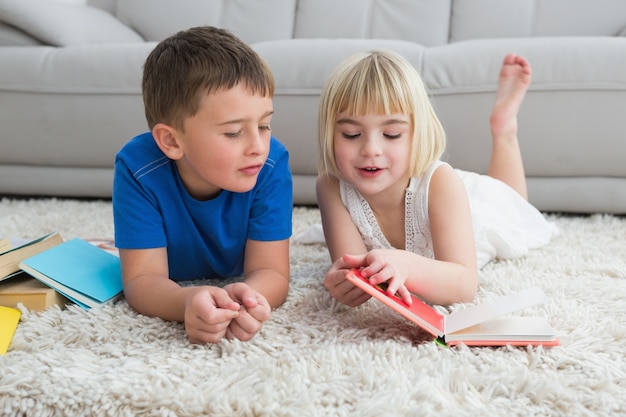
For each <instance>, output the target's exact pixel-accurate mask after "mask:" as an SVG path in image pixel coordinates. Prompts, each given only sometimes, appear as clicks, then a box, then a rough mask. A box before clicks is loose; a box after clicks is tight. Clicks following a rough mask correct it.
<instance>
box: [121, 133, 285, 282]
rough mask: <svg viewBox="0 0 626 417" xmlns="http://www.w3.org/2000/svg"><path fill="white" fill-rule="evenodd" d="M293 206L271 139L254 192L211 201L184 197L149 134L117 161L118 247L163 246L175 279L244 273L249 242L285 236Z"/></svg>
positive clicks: (279, 149) (281, 153)
mask: <svg viewBox="0 0 626 417" xmlns="http://www.w3.org/2000/svg"><path fill="white" fill-rule="evenodd" d="M292 207H293V189H292V178H291V171H290V169H289V153H288V152H287V149H286V148H285V147H284V145H283V144H281V143H280V142H279V141H278V140H277V139H276V138H274V137H272V138H271V142H270V151H269V155H268V158H267V160H266V161H265V165H264V166H263V168H262V169H261V172H260V173H259V176H258V178H257V183H256V185H255V186H254V188H253V189H252V190H250V191H248V192H245V193H236V192H231V191H226V190H222V191H221V192H220V194H219V195H218V196H217V197H215V198H213V199H211V200H208V201H198V200H196V199H194V198H193V197H191V196H190V195H189V193H188V192H187V190H186V189H185V187H184V186H183V183H182V180H181V178H180V176H179V174H178V170H177V168H176V163H175V162H174V161H173V160H171V159H169V158H168V157H167V156H166V155H165V154H163V152H161V150H160V149H159V148H158V146H157V145H156V143H155V142H154V138H153V137H152V134H151V133H150V132H147V133H144V134H141V135H139V136H136V137H135V138H133V139H132V140H131V141H130V142H128V143H127V144H126V145H125V146H124V147H123V148H122V149H121V150H120V151H119V152H118V154H117V156H116V158H115V175H114V180H113V216H114V224H115V244H116V246H117V247H118V248H120V249H148V248H159V247H167V257H168V265H169V275H170V278H171V279H173V280H175V281H186V280H194V279H201V278H215V277H235V276H239V275H241V274H242V273H243V260H244V249H245V244H246V240H247V239H252V240H258V241H273V240H283V239H287V238H289V237H290V236H291V230H292V229H291V227H292V225H291V220H292V219H291V216H292Z"/></svg>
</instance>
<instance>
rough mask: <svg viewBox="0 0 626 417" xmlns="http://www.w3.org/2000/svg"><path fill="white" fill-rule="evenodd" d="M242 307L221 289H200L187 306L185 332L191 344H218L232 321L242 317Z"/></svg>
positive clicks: (188, 301)
mask: <svg viewBox="0 0 626 417" xmlns="http://www.w3.org/2000/svg"><path fill="white" fill-rule="evenodd" d="M240 310H241V305H239V304H238V303H236V302H235V301H233V300H232V298H231V297H230V295H229V294H228V292H226V291H225V290H224V289H222V288H219V287H210V286H203V287H198V290H197V291H194V292H193V293H192V294H191V296H190V297H189V298H188V299H187V301H186V304H185V331H186V332H187V338H188V339H189V342H191V343H198V344H203V343H218V342H219V341H220V340H222V338H223V337H224V336H225V335H226V331H227V330H228V326H229V325H230V324H231V321H232V320H233V319H235V318H237V317H238V316H239V315H240Z"/></svg>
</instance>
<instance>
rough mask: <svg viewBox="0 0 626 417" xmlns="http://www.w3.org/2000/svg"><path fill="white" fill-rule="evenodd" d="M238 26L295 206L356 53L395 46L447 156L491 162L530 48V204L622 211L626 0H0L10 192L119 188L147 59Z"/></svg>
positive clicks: (481, 164) (468, 162)
mask: <svg viewBox="0 0 626 417" xmlns="http://www.w3.org/2000/svg"><path fill="white" fill-rule="evenodd" d="M205 24H208V25H215V26H221V27H226V28H228V29H230V30H232V31H233V32H234V33H235V34H236V35H238V36H239V37H241V38H242V39H243V40H245V41H247V42H248V43H250V44H251V45H252V46H253V47H254V48H255V49H256V50H257V51H258V52H259V53H260V55H261V56H263V57H264V58H265V59H266V60H267V61H268V62H269V64H270V66H271V67H272V69H273V71H274V74H275V77H276V82H277V90H276V95H275V100H274V105H275V116H274V120H273V122H272V128H273V132H274V134H275V135H276V136H277V137H278V138H279V139H280V140H281V141H282V142H283V143H285V145H286V146H287V147H288V149H289V150H290V153H291V167H292V171H293V174H294V192H295V203H296V204H315V203H316V200H315V193H314V185H313V184H314V181H315V176H316V171H317V155H318V152H317V141H316V134H317V127H316V122H317V104H318V98H319V93H320V89H321V87H322V85H323V83H324V81H325V79H326V77H327V75H328V73H329V72H330V71H331V69H332V68H333V67H334V66H335V65H336V64H337V63H338V62H339V61H340V60H342V59H343V58H344V57H346V56H347V55H348V54H350V53H352V52H355V51H361V50H369V49H373V48H389V49H393V50H396V51H398V52H400V53H402V54H403V55H405V56H406V57H407V58H408V59H409V60H410V61H411V62H412V63H413V64H414V65H415V66H416V67H417V68H418V69H419V70H420V72H421V73H422V75H423V77H424V80H425V82H426V85H427V86H428V88H429V92H430V93H431V95H432V98H433V101H434V104H435V107H436V109H437V111H438V113H439V115H440V117H441V119H442V122H443V124H444V127H445V128H446V131H447V134H448V137H449V145H448V152H447V154H446V158H447V159H448V160H449V161H450V162H451V163H452V164H453V165H454V166H456V167H459V168H463V169H468V170H473V171H478V172H485V171H486V167H487V164H488V156H489V152H490V146H491V144H490V137H489V125H488V117H489V112H490V108H491V104H492V101H493V97H494V91H495V87H496V84H495V83H496V80H497V74H498V70H499V67H500V63H501V60H502V58H503V57H504V55H505V54H506V53H507V52H517V53H519V54H522V55H524V56H526V57H527V58H528V59H529V60H530V61H531V64H532V65H533V74H534V79H533V84H532V86H531V89H530V91H529V93H528V95H527V98H526V101H525V103H524V105H523V107H522V110H521V114H520V141H521V146H522V152H523V156H524V160H525V166H526V173H527V177H528V184H529V194H530V200H531V202H532V203H534V204H535V205H536V206H537V207H538V208H539V209H541V210H543V211H560V212H578V213H587V212H609V213H626V123H625V121H624V119H625V118H626V37H625V36H624V34H625V33H626V31H625V28H626V1H624V0H507V1H503V0H386V1H383V0H264V1H259V0H205V1H199V0H178V1H168V0H88V5H79V6H77V5H69V4H63V3H57V2H53V1H51V0H0V195H52V196H74V197H81V196H87V197H109V196H110V194H111V179H112V167H113V158H114V155H115V153H116V151H117V150H118V149H119V148H120V147H121V146H122V144H123V143H125V142H126V141H127V140H129V139H130V138H131V137H132V136H134V135H135V134H137V133H139V132H142V131H144V130H146V122H145V120H144V115H143V106H142V100H141V91H140V78H141V70H142V65H143V61H144V59H145V57H146V56H147V54H148V53H149V51H150V50H151V49H152V48H153V47H154V45H155V42H157V41H159V40H161V39H163V38H164V37H166V36H167V35H169V34H171V33H173V32H175V31H178V30H180V29H184V28H187V27H191V26H197V25H205Z"/></svg>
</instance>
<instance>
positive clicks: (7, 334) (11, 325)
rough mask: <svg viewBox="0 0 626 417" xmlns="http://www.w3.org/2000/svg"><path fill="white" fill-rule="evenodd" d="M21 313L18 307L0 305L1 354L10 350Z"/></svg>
mask: <svg viewBox="0 0 626 417" xmlns="http://www.w3.org/2000/svg"><path fill="white" fill-rule="evenodd" d="M21 314H22V313H20V310H18V309H17V308H11V307H3V306H0V355H4V354H5V353H7V350H9V345H10V344H11V339H13V335H14V334H15V330H17V323H19V321H20V315H21Z"/></svg>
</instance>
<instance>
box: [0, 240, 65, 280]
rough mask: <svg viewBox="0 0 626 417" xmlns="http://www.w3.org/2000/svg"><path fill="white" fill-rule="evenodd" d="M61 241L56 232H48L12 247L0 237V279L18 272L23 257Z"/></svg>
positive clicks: (7, 277)
mask: <svg viewBox="0 0 626 417" xmlns="http://www.w3.org/2000/svg"><path fill="white" fill-rule="evenodd" d="M61 243H63V238H62V237H61V235H60V234H59V233H57V232H52V233H48V234H46V235H44V236H41V237H38V238H37V239H33V240H30V241H27V242H25V243H23V244H21V245H19V246H17V247H15V248H14V247H12V245H11V242H10V241H9V239H6V238H4V239H0V281H3V280H5V279H9V278H11V277H12V276H14V275H16V274H18V273H20V272H21V271H20V266H19V265H20V262H22V261H23V260H24V259H26V258H28V257H31V256H33V255H35V254H37V253H39V252H43V251H45V250H47V249H50V248H51V247H53V246H56V245H59V244H61Z"/></svg>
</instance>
